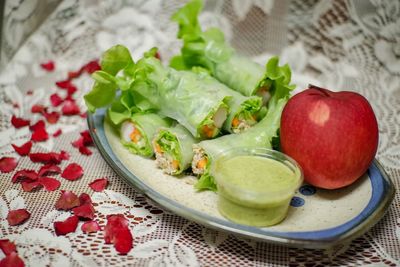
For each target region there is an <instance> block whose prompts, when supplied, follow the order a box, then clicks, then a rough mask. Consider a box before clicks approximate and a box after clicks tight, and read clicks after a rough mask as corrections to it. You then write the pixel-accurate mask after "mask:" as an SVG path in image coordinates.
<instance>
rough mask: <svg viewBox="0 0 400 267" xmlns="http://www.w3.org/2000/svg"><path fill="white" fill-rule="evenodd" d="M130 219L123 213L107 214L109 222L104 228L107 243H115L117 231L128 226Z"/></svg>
mask: <svg viewBox="0 0 400 267" xmlns="http://www.w3.org/2000/svg"><path fill="white" fill-rule="evenodd" d="M128 224H129V221H128V220H127V219H126V218H125V216H124V215H123V214H113V215H108V216H107V224H106V227H105V228H104V240H105V243H106V244H111V243H113V240H114V236H115V231H117V229H122V228H128Z"/></svg>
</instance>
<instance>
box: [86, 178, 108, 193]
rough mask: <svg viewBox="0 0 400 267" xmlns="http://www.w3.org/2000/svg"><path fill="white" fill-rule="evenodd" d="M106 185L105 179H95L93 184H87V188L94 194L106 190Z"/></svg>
mask: <svg viewBox="0 0 400 267" xmlns="http://www.w3.org/2000/svg"><path fill="white" fill-rule="evenodd" d="M107 184H108V180H107V178H100V179H96V180H94V181H93V182H91V183H90V184H89V187H90V188H92V189H93V190H94V191H96V192H101V191H103V190H104V188H106V186H107Z"/></svg>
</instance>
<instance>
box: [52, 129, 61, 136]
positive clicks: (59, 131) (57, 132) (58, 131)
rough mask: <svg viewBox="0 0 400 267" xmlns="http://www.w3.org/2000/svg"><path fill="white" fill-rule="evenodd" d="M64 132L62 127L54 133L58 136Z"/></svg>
mask: <svg viewBox="0 0 400 267" xmlns="http://www.w3.org/2000/svg"><path fill="white" fill-rule="evenodd" d="M61 134H62V130H61V129H58V130H57V131H55V132H54V133H53V137H58V136H60V135H61Z"/></svg>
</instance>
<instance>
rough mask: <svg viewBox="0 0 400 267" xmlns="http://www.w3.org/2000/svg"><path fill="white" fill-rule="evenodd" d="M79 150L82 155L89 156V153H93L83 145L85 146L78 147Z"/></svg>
mask: <svg viewBox="0 0 400 267" xmlns="http://www.w3.org/2000/svg"><path fill="white" fill-rule="evenodd" d="M79 152H80V153H81V154H82V155H86V156H90V155H92V154H93V152H92V151H91V150H90V149H89V148H87V147H85V146H81V147H79Z"/></svg>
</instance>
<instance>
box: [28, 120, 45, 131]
mask: <svg viewBox="0 0 400 267" xmlns="http://www.w3.org/2000/svg"><path fill="white" fill-rule="evenodd" d="M45 128H46V124H45V123H44V120H39V121H37V122H36V123H35V124H33V125H31V126H29V130H31V131H32V132H34V131H36V130H39V129H45Z"/></svg>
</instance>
